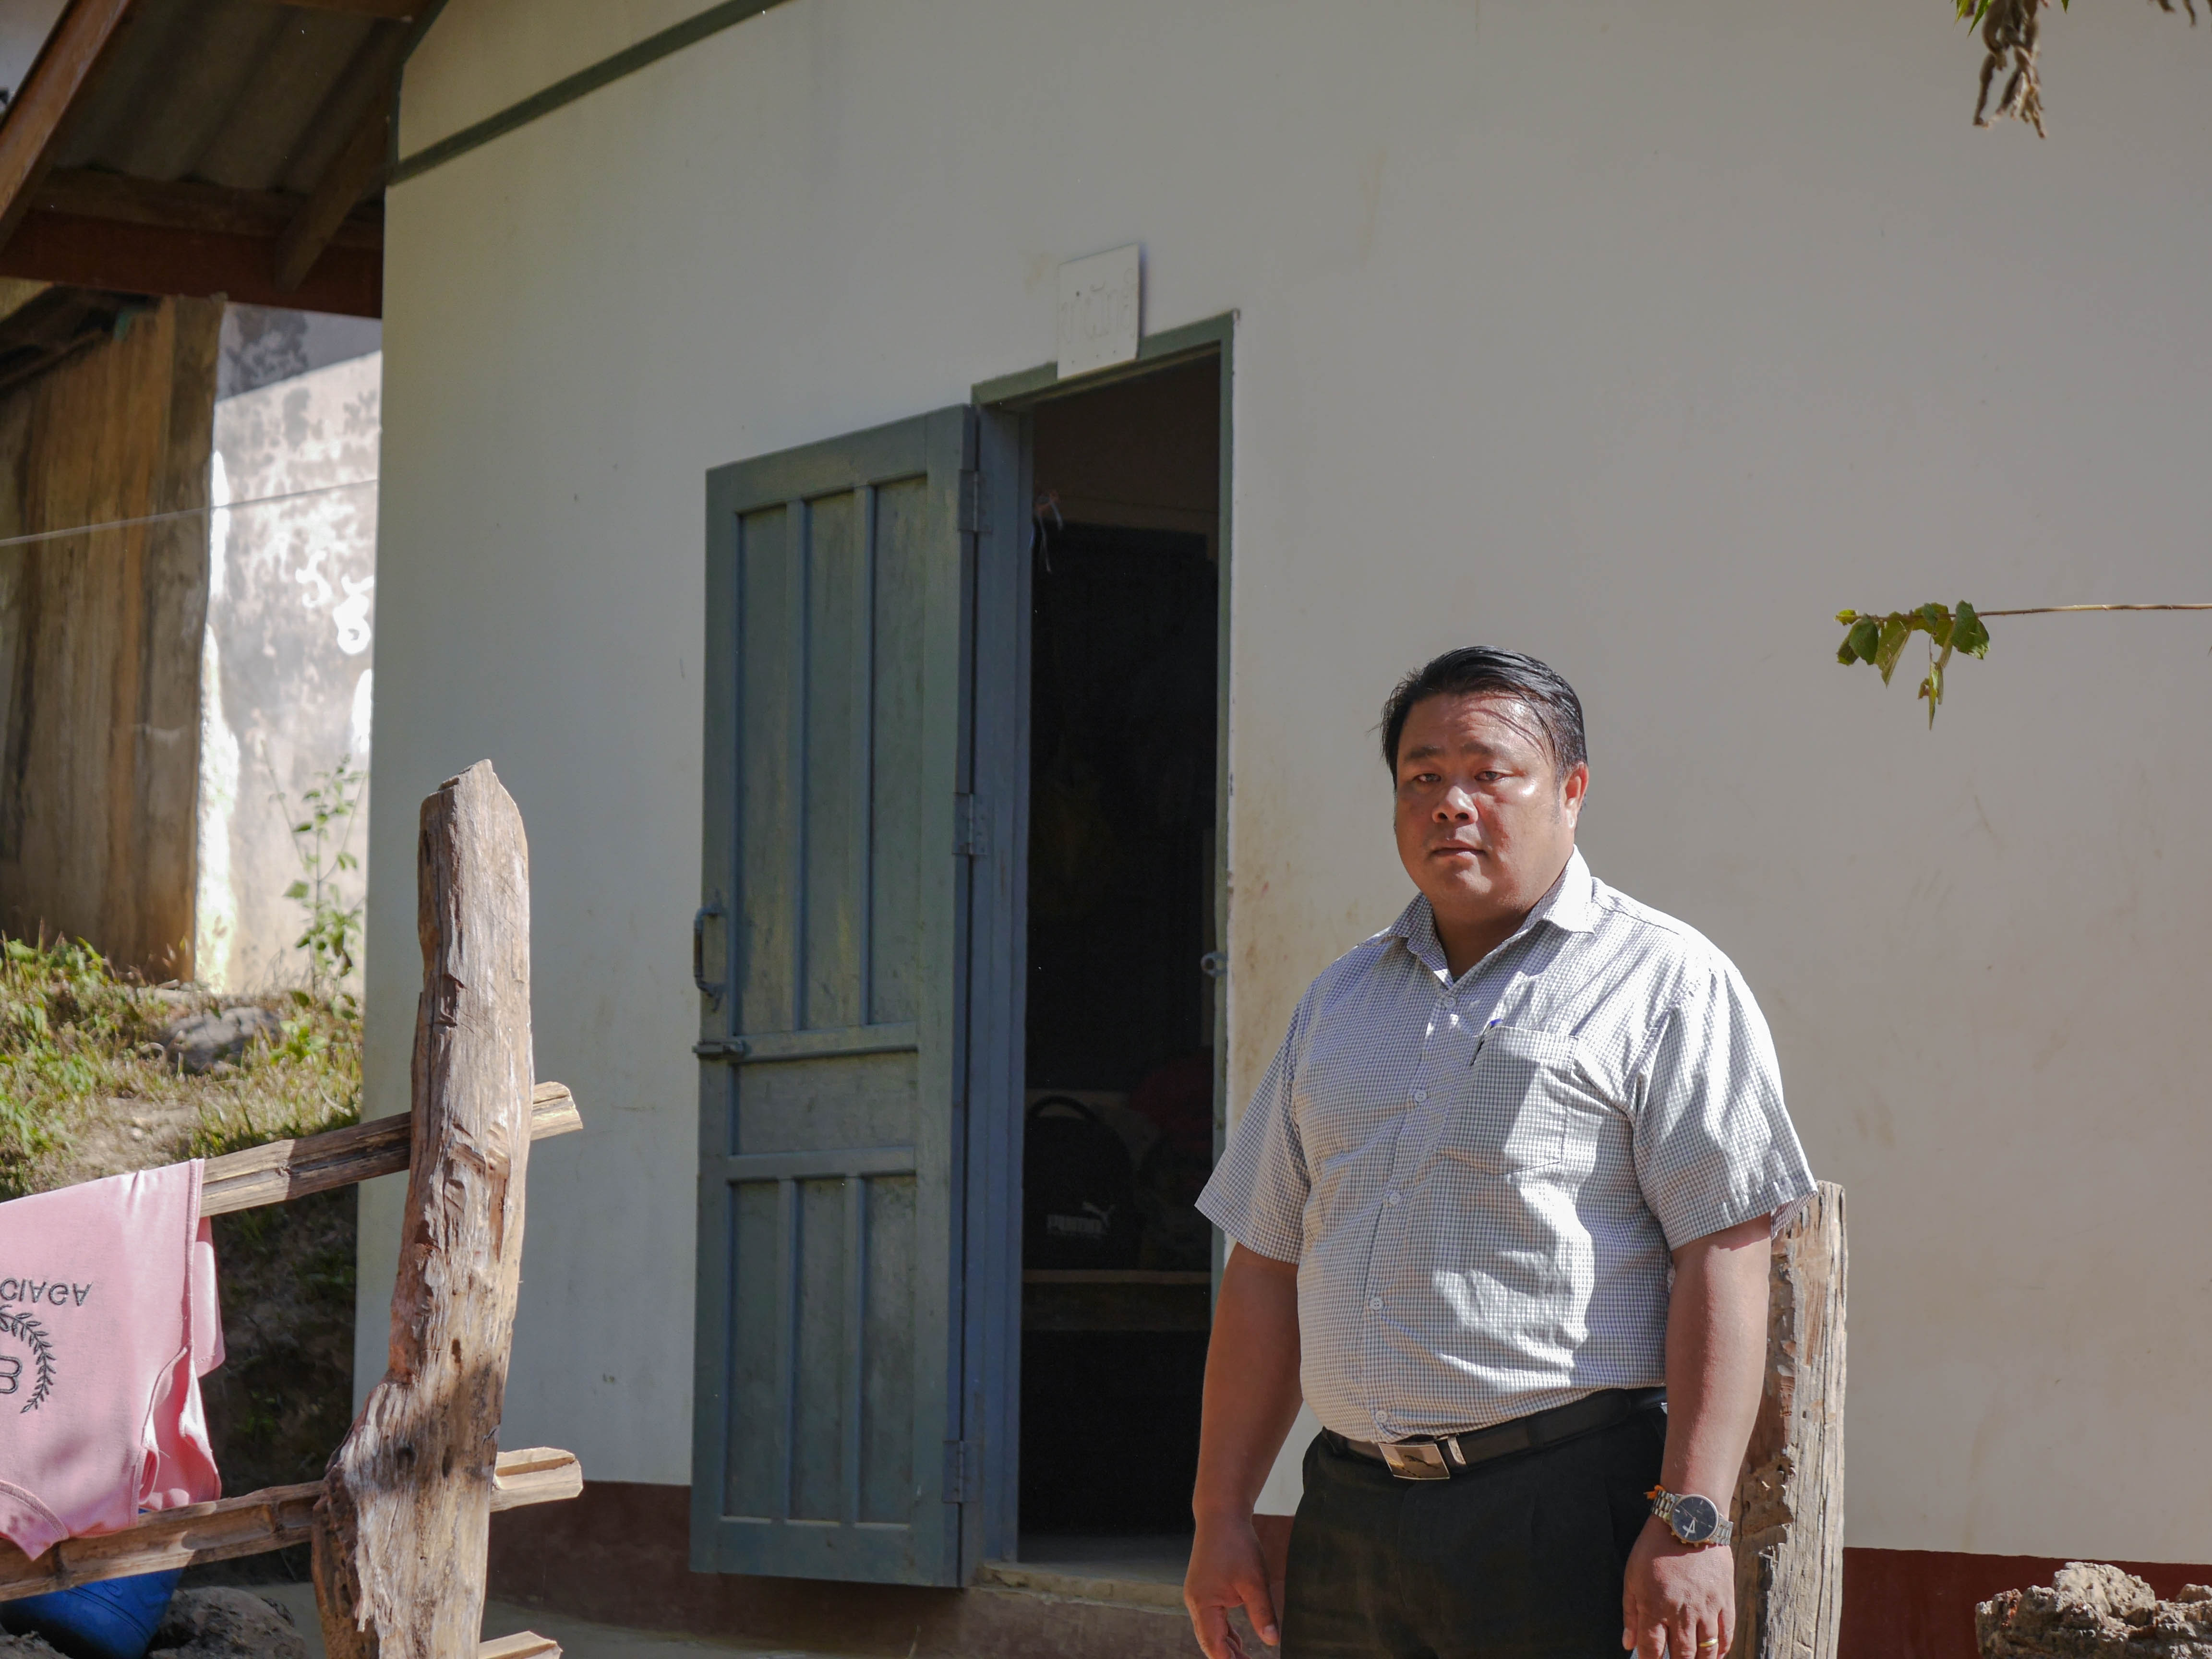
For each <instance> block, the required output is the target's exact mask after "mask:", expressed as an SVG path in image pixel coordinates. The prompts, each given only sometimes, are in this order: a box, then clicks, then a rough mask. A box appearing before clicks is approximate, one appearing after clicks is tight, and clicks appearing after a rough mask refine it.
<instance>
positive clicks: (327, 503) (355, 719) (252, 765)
mask: <svg viewBox="0 0 2212 1659" xmlns="http://www.w3.org/2000/svg"><path fill="white" fill-rule="evenodd" d="M382 373H383V362H382V359H381V357H380V355H379V354H377V353H375V352H371V353H369V354H368V355H367V356H360V357H355V358H352V359H350V360H349V361H346V362H338V363H333V364H331V365H328V366H327V367H325V368H318V369H314V370H312V371H310V372H308V373H306V374H298V375H295V376H293V377H291V378H289V379H287V380H279V381H276V382H275V383H274V384H272V385H267V386H257V387H255V388H254V389H252V391H248V392H239V393H237V394H236V395H235V396H233V397H229V398H222V400H221V401H219V402H218V403H217V404H216V406H215V454H214V458H213V462H212V466H213V472H214V477H213V479H212V481H211V483H212V487H211V490H210V499H211V500H212V501H214V503H215V507H216V510H215V512H214V513H213V514H212V515H211V518H210V528H209V539H208V558H209V570H208V615H207V624H206V630H205V634H204V638H203V641H202V643H201V659H200V699H201V708H200V790H199V872H198V883H197V902H196V904H195V907H194V927H193V932H194V935H195V940H196V945H195V953H194V958H193V959H194V961H195V962H196V963H197V973H198V976H199V978H200V979H201V980H202V981H204V983H206V984H207V985H209V986H210V987H213V988H215V989H216V990H218V991H229V992H249V991H259V990H264V989H267V988H269V987H273V986H289V985H301V984H305V983H306V982H307V960H306V955H305V953H304V952H303V951H300V950H299V949H297V948H296V946H295V944H294V941H295V940H296V939H298V938H299V937H300V934H301V931H302V930H303V929H304V928H305V927H306V926H307V921H308V915H309V913H308V911H307V909H306V908H304V907H303V906H301V904H300V903H298V902H295V901H294V900H291V899H288V898H286V897H285V896H284V894H285V890H287V889H288V888H289V887H290V886H291V885H292V884H293V883H294V882H295V881H297V880H299V879H301V877H302V875H303V874H304V872H303V871H302V868H301V864H300V861H299V857H298V854H297V852H296V851H295V844H294V838H293V836H292V834H291V827H292V825H293V824H295V823H298V822H299V821H301V819H303V818H305V817H307V813H308V811H309V810H310V809H309V808H308V807H307V802H306V799H305V797H306V795H307V792H308V791H309V790H311V789H315V788H318V787H326V786H327V781H328V780H329V778H330V775H331V773H332V771H333V770H334V769H336V768H337V766H338V765H339V764H340V763H342V762H343V763H350V766H351V769H353V770H354V771H356V772H364V771H366V770H367V769H368V758H369V757H368V744H369V714H370V707H371V703H372V702H373V698H374V690H373V687H374V682H373V681H372V679H371V678H370V674H371V665H372V658H373V656H374V653H373V650H372V648H371V647H372V646H373V644H374V638H373V635H374V620H375V604H376V484H377V476H376V468H377V442H378V429H379V424H380V414H379V403H380V383H381V380H382ZM353 793H354V794H355V796H356V799H357V801H358V805H357V808H356V811H355V812H354V813H353V814H352V815H351V822H350V823H344V822H342V823H338V824H336V825H333V827H332V831H331V840H330V843H329V847H328V854H329V857H328V858H326V861H325V867H326V868H327V869H329V870H330V872H331V878H332V881H333V885H334V890H335V892H336V894H337V902H338V903H339V904H340V905H341V906H348V905H351V904H354V903H356V902H359V901H360V900H361V898H362V888H363V881H362V875H361V873H360V872H339V871H337V869H336V868H335V863H334V860H335V855H336V854H337V853H338V852H339V851H341V850H349V851H350V852H351V854H352V855H353V856H354V857H355V858H356V859H358V858H361V857H362V855H363V854H366V852H367V851H368V829H367V817H368V795H367V786H366V785H365V784H363V785H360V786H356V787H355V789H354V790H353Z"/></svg>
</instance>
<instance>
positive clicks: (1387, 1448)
mask: <svg viewBox="0 0 2212 1659" xmlns="http://www.w3.org/2000/svg"><path fill="white" fill-rule="evenodd" d="M1375 1449H1376V1450H1377V1451H1379V1452H1381V1453H1382V1454H1383V1462H1385V1463H1387V1464H1389V1466H1390V1473H1391V1474H1395V1475H1396V1476H1397V1477H1398V1478H1399V1479H1400V1480H1450V1479H1451V1468H1450V1466H1449V1464H1447V1463H1446V1462H1444V1449H1443V1447H1442V1446H1439V1445H1437V1443H1435V1442H1434V1441H1432V1440H1399V1441H1389V1440H1385V1441H1383V1442H1381V1443H1378V1444H1377V1445H1376V1448H1375Z"/></svg>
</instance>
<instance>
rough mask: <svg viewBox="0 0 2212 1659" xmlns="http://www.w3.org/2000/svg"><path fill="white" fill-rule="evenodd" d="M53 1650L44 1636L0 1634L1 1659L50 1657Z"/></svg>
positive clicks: (43, 1658) (44, 1658)
mask: <svg viewBox="0 0 2212 1659" xmlns="http://www.w3.org/2000/svg"><path fill="white" fill-rule="evenodd" d="M53 1652H54V1650H53V1649H52V1648H51V1647H49V1646H47V1645H46V1638H45V1637H43V1636H0V1659H48V1656H50V1655H52V1654H53Z"/></svg>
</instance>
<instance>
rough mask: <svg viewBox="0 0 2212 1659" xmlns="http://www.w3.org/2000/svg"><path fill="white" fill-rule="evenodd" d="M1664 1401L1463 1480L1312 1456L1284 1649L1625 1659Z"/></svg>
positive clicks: (1373, 1656) (1375, 1658)
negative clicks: (1629, 1591)
mask: <svg viewBox="0 0 2212 1659" xmlns="http://www.w3.org/2000/svg"><path fill="white" fill-rule="evenodd" d="M1666 1434H1667V1418H1666V1414H1665V1413H1663V1412H1662V1411H1661V1410H1660V1409H1659V1408H1658V1407H1656V1406H1654V1407H1651V1408H1650V1409H1649V1410H1646V1411H1641V1412H1638V1413H1636V1414H1635V1415H1634V1416H1633V1417H1631V1418H1629V1419H1627V1420H1626V1422H1621V1423H1616V1424H1614V1425H1613V1426H1612V1427H1610V1428H1605V1429H1598V1430H1595V1431H1592V1432H1590V1433H1589V1434H1585V1435H1582V1436H1579V1437H1577V1438H1575V1439H1572V1440H1567V1441H1562V1442H1561V1443H1559V1444H1558V1445H1554V1446H1547V1447H1544V1448H1542V1449H1541V1450H1537V1451H1532V1452H1523V1453H1521V1454H1519V1455H1515V1456H1511V1457H1501V1458H1498V1459H1496V1460H1494V1461H1493V1462H1488V1463H1483V1464H1479V1465H1477V1466H1476V1467H1475V1468H1473V1469H1470V1470H1468V1472H1467V1473H1466V1474H1462V1475H1459V1476H1457V1477H1455V1479H1453V1480H1399V1479H1398V1478H1397V1477H1396V1476H1395V1475H1394V1474H1391V1473H1390V1471H1389V1469H1387V1468H1384V1467H1383V1465H1382V1464H1380V1463H1370V1462H1368V1461H1367V1460H1366V1459H1365V1458H1363V1457H1358V1456H1355V1455H1352V1454H1351V1453H1348V1452H1337V1451H1332V1450H1331V1449H1329V1445H1328V1438H1327V1437H1326V1436H1322V1437H1316V1439H1315V1441H1314V1443H1313V1447H1312V1449H1311V1450H1310V1451H1308V1452H1307V1453H1306V1462H1305V1482H1306V1484H1305V1496H1304V1498H1302V1499H1301V1500H1300V1501H1299V1504H1298V1513H1297V1520H1296V1522H1293V1523H1292V1525H1291V1561H1290V1571H1289V1576H1288V1579H1287V1582H1286V1583H1285V1586H1284V1599H1285V1606H1284V1609H1283V1648H1282V1652H1283V1659H1624V1656H1623V1654H1622V1650H1621V1646H1620V1591H1621V1580H1622V1577H1623V1575H1624V1574H1625V1573H1626V1570H1627V1566H1628V1553H1629V1551H1630V1550H1631V1549H1632V1548H1633V1547H1635V1544H1636V1538H1637V1534H1638V1533H1640V1532H1641V1531H1643V1529H1644V1520H1645V1518H1646V1517H1647V1516H1649V1515H1650V1512H1651V1504H1650V1500H1649V1499H1648V1498H1645V1497H1644V1493H1646V1492H1649V1491H1650V1489H1651V1488H1652V1487H1653V1486H1656V1485H1658V1483H1659V1455H1660V1452H1661V1450H1662V1448H1663V1446H1664V1444H1665V1442H1666Z"/></svg>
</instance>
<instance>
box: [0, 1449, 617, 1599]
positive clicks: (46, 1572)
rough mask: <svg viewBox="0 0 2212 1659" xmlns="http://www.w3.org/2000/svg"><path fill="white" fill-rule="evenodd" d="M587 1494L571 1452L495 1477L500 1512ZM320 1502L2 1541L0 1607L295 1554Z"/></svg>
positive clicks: (211, 1511)
mask: <svg viewBox="0 0 2212 1659" xmlns="http://www.w3.org/2000/svg"><path fill="white" fill-rule="evenodd" d="M583 1490H584V1466H583V1465H582V1464H581V1463H579V1462H577V1461H576V1457H575V1455H574V1453H573V1452H565V1451H556V1450H553V1449H550V1448H549V1447H543V1446H538V1447H532V1448H531V1449H528V1450H526V1451H511V1452H501V1454H500V1455H499V1462H498V1464H497V1466H496V1468H495V1472H494V1474H493V1477H492V1494H491V1506H492V1508H493V1509H494V1510H512V1509H520V1508H521V1507H523V1506H524V1505H526V1504H555V1503H559V1502H560V1501H561V1500H562V1499H563V1498H574V1497H575V1496H576V1495H577V1494H578V1493H579V1492H582V1491H583ZM322 1495H323V1488H322V1485H321V1483H320V1482H319V1481H318V1482H311V1483H309V1484H307V1485H304V1486H270V1487H269V1488H268V1489H267V1490H265V1491H263V1492H248V1493H246V1495H245V1496H243V1497H240V1498H222V1499H220V1500H218V1501H216V1502H215V1503H212V1504H192V1505H191V1506H190V1507H189V1508H186V1509H180V1510H162V1511H161V1512H160V1513H159V1514H156V1515H149V1516H144V1517H143V1518H142V1519H140V1520H139V1522H137V1524H136V1525H135V1526H131V1527H127V1528H124V1529H123V1530H122V1531H121V1532H110V1533H103V1534H100V1536H99V1537H97V1538H68V1539H64V1540H63V1541H61V1542H60V1543H58V1544H57V1545H55V1546H54V1547H52V1549H50V1550H48V1551H47V1552H46V1553H45V1554H44V1555H41V1556H39V1557H37V1558H36V1559H33V1558H32V1557H29V1556H27V1555H25V1554H24V1553H23V1552H22V1551H21V1550H19V1549H17V1548H16V1547H15V1546H14V1545H13V1544H10V1543H9V1542H7V1541H5V1540H0V1601H15V1600H17V1599H19V1598H20V1597H22V1596H26V1595H45V1594H46V1592H47V1591H49V1590H58V1589H69V1588H70V1586H71V1585H74V1584H90V1583H98V1582H99V1581H100V1579H103V1578H127V1577H131V1575H132V1574H133V1573H141V1572H161V1571H167V1569H169V1568H172V1567H185V1566H191V1565H193V1564H194V1563H196V1562H202V1561H228V1560H230V1559H233V1558H234V1557H237V1556H241V1555H265V1554H267V1553H270V1551H272V1550H281V1549H289V1548H290V1547H292V1546H293V1545H295V1544H304V1543H306V1542H307V1538H308V1534H309V1531H310V1529H311V1528H312V1527H313V1522H314V1510H315V1501H316V1500H317V1499H318V1498H320V1497H321V1496H322Z"/></svg>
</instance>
